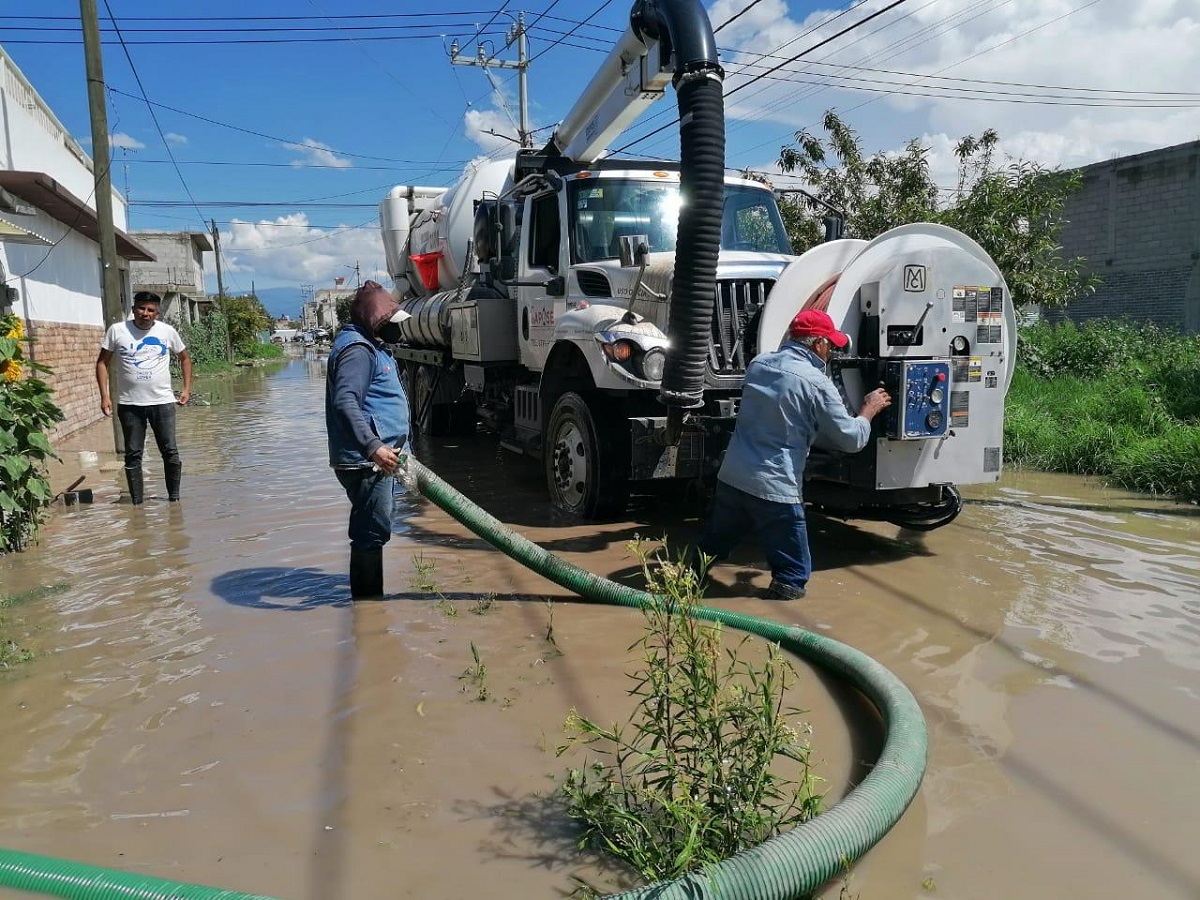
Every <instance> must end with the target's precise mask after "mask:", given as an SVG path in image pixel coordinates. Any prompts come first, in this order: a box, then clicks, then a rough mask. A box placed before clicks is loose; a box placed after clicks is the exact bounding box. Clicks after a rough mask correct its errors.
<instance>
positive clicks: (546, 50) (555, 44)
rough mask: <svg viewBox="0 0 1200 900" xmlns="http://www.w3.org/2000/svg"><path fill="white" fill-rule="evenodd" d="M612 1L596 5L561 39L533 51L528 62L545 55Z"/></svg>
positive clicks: (606, 7)
mask: <svg viewBox="0 0 1200 900" xmlns="http://www.w3.org/2000/svg"><path fill="white" fill-rule="evenodd" d="M612 2H613V0H604V2H603V3H601V4H600V5H599V6H597V7H596V9H595V11H594V12H593V13H592V14H591V15H590V16H588V17H587V18H586V19H584V20H583V21H582V22H578V23H577V24H576V25H575V26H574V27H572V28H571V30H570V31H568V32H567V33H566V34H565V35H563V38H562V39H560V40H557V41H554V42H553V43H551V44H550V46H549V47H546V48H544V49H542V50H540V51H538V52H537V53H535V54H534V55H533V56H532V57H531V58H530V60H529V62H530V63H534V62H536V61H537V60H539V59H541V58H542V57H543V56H545V55H546V54H547V53H549V52H550V51H551V50H553V49H554V48H555V47H557V46H558V45H559V44H561V43H562V40H564V39H566V38H568V37H570V36H571V35H573V34H574V33H575V32H576V31H578V30H579V29H580V28H582V27H583V26H584V25H587V24H588V23H589V22H591V21H592V19H594V18H596V16H598V15H600V13H602V12H604V10H606V9H608V7H609V6H611V5H612Z"/></svg>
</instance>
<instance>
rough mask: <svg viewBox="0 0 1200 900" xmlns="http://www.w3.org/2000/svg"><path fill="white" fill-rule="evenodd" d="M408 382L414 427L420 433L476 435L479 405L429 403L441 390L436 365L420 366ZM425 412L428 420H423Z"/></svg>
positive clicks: (437, 435)
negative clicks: (436, 392) (438, 386)
mask: <svg viewBox="0 0 1200 900" xmlns="http://www.w3.org/2000/svg"><path fill="white" fill-rule="evenodd" d="M408 372H409V373H411V374H407V377H406V378H405V379H404V381H405V384H404V387H405V389H406V391H407V393H408V407H409V411H410V420H411V425H410V428H411V429H412V431H413V432H414V433H416V434H424V435H427V436H429V437H465V436H466V435H470V434H474V433H475V404H474V403H472V402H471V401H469V400H465V401H459V402H456V403H438V402H436V401H435V402H433V403H430V402H429V398H430V395H431V394H433V393H434V391H435V390H436V389H437V381H436V378H437V370H436V369H435V368H434V367H433V366H425V365H416V366H413V367H412V368H411V369H410V370H408ZM422 413H424V420H423V421H420V420H419V417H420V416H421V414H422Z"/></svg>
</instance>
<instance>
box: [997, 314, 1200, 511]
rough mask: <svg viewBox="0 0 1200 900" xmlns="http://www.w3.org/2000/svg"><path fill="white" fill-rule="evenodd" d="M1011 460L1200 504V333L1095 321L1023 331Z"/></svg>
mask: <svg viewBox="0 0 1200 900" xmlns="http://www.w3.org/2000/svg"><path fill="white" fill-rule="evenodd" d="M1019 348H1020V350H1019V356H1018V360H1019V363H1018V367H1017V372H1016V376H1015V377H1014V379H1013V383H1012V386H1011V388H1010V390H1009V394H1008V403H1007V409H1006V412H1005V426H1004V431H1005V457H1006V458H1007V459H1008V460H1009V461H1010V462H1012V463H1015V464H1017V465H1025V466H1030V467H1033V468H1038V469H1044V470H1047V471H1053V472H1073V473H1078V474H1095V475H1100V476H1102V477H1105V478H1107V479H1109V480H1110V481H1112V482H1113V483H1115V484H1119V485H1121V486H1123V487H1127V488H1131V489H1133V490H1141V491H1150V492H1154V493H1167V494H1175V495H1177V496H1179V497H1181V498H1183V499H1189V500H1200V337H1197V336H1195V335H1182V334H1178V333H1175V332H1171V331H1167V330H1164V329H1162V328H1158V327H1156V326H1154V325H1148V324H1133V323H1130V322H1113V321H1097V322H1089V323H1087V324H1085V325H1082V326H1079V325H1074V324H1071V323H1063V324H1061V325H1047V324H1039V325H1032V326H1027V327H1025V328H1022V329H1021V332H1020V336H1019Z"/></svg>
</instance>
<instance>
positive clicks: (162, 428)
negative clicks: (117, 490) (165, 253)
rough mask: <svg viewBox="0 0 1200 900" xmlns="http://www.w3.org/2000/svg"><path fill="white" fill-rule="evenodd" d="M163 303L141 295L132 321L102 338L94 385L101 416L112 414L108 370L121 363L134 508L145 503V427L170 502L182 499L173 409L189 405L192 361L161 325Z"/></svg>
mask: <svg viewBox="0 0 1200 900" xmlns="http://www.w3.org/2000/svg"><path fill="white" fill-rule="evenodd" d="M160 303H161V300H160V298H159V296H158V294H154V293H151V292H150V291H138V292H137V293H136V294H134V296H133V318H132V319H126V320H125V321H124V322H118V323H117V324H116V325H113V326H112V327H110V328H109V329H108V331H107V332H106V333H105V335H104V343H102V344H101V345H100V355H99V357H97V358H96V384H97V385H98V386H99V387H100V410H101V411H102V412H103V413H104V415H106V416H111V415H112V413H113V405H112V398H111V397H110V396H109V392H108V364H109V362H110V360H112V359H113V358H114V357H115V358H116V360H117V367H116V373H117V391H118V393H117V418H118V419H120V421H121V432H122V434H124V436H125V480H126V482H127V483H128V484H129V499H130V502H131V503H134V504H138V503H141V502H142V500H143V498H144V493H143V485H142V450H143V449H144V448H145V446H146V426H147V425H149V426H150V430H151V431H153V432H154V440H155V443H157V444H158V452H159V453H161V454H162V458H163V472H164V474H165V476H166V481H167V499H168V500H171V501H175V500H178V499H179V482H180V479H181V477H182V475H183V464H182V463H181V462H180V461H179V448H178V447H176V446H175V404H176V402H178V403H179V404H180V405H181V406H182V405H184V404H186V403H187V402H188V400H190V399H191V396H192V357H191V355H190V354H189V353H188V352H187V348H186V347H185V346H184V345H183V339H182V338H181V337H180V336H179V332H178V331H176V330H175V329H174V328H172V327H171V326H170V325H168V324H167V323H166V322H159V321H157V320H158V310H159V305H160ZM172 353H174V354H175V355H176V356H178V357H179V365H180V368H181V369H182V370H183V392H182V393H181V394H180V395H179V400H178V401H176V399H175V391H174V390H173V389H172V388H171V354H172Z"/></svg>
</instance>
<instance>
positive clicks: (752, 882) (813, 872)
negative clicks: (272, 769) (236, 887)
mask: <svg viewBox="0 0 1200 900" xmlns="http://www.w3.org/2000/svg"><path fill="white" fill-rule="evenodd" d="M405 480H406V482H407V483H408V485H409V487H410V488H412V489H414V490H416V491H418V492H420V493H421V494H423V495H424V496H425V497H427V498H428V499H429V500H431V501H433V503H435V504H436V505H437V506H439V507H441V508H442V509H443V510H445V511H446V512H447V513H449V514H450V515H451V516H453V517H454V518H455V519H457V520H458V521H459V522H461V523H462V524H463V525H465V526H466V527H467V528H469V529H470V530H471V531H473V532H474V533H475V534H477V535H479V536H480V537H481V538H483V539H484V540H485V541H487V542H488V543H489V544H491V545H492V546H493V547H495V548H496V549H498V550H500V551H502V552H503V553H505V554H507V555H508V556H511V557H512V558H513V559H515V560H517V561H518V562H520V563H521V564H523V565H525V566H526V567H528V568H530V569H532V570H533V571H535V572H537V573H538V574H539V575H542V576H543V577H545V578H547V579H549V580H550V581H553V582H554V583H555V584H558V585H560V586H562V587H564V588H566V589H567V590H569V591H572V592H574V593H576V594H578V595H579V596H580V597H582V598H584V599H585V600H592V601H595V602H597V603H608V604H612V605H615V606H627V607H633V608H636V609H643V608H645V607H646V606H647V605H649V604H652V603H654V602H655V598H654V597H653V595H651V594H648V593H646V592H645V591H639V590H635V589H634V588H630V587H626V586H624V585H620V584H617V583H615V582H613V581H609V580H608V579H607V578H601V577H600V576H598V575H594V574H592V573H591V572H587V571H585V570H583V569H580V568H579V567H578V566H574V565H572V564H570V563H568V562H566V561H565V560H562V559H559V558H558V557H556V556H554V555H553V554H551V553H549V552H547V551H546V550H545V549H543V548H541V547H539V546H538V545H537V544H534V543H533V542H532V541H529V540H526V539H525V538H523V537H521V536H520V535H518V534H516V533H515V532H514V531H512V530H511V529H510V528H508V527H507V526H506V525H504V524H503V523H502V522H500V521H499V520H497V519H495V518H494V517H492V516H491V515H489V514H488V513H487V512H485V511H484V510H482V509H480V508H479V507H478V506H476V505H475V504H474V503H472V502H471V501H470V500H468V499H467V498H466V497H464V496H463V495H462V494H460V493H459V492H458V491H456V490H455V489H454V488H452V487H451V486H450V485H448V484H446V482H444V481H442V480H441V479H440V478H438V477H437V476H436V475H435V474H434V473H433V472H431V471H430V470H429V469H427V468H426V467H425V466H423V465H422V464H421V463H419V462H418V461H417V460H415V459H413V458H412V457H411V456H410V457H409V462H408V476H407V478H406V479H405ZM691 615H692V616H694V617H695V618H698V619H705V620H708V621H713V622H720V623H721V624H722V625H727V626H729V627H731V628H736V629H738V630H740V631H745V632H749V633H751V634H756V635H759V636H760V637H763V638H766V639H767V640H769V641H773V642H777V643H778V644H779V645H780V647H782V648H783V649H785V650H788V651H790V652H792V653H795V654H796V655H797V656H799V657H801V658H802V659H805V660H807V661H809V662H810V663H813V664H814V665H816V666H818V667H820V668H822V669H825V670H826V671H828V672H830V673H832V674H833V675H836V676H837V677H838V678H841V679H842V680H844V681H846V682H847V683H849V684H850V685H852V686H853V687H854V688H856V689H857V690H859V691H861V692H862V693H863V694H864V695H865V696H866V697H867V699H868V700H870V701H871V703H873V704H874V705H875V707H876V708H877V709H878V710H879V713H880V715H881V716H882V717H883V721H884V725H885V726H886V728H887V737H886V739H885V741H884V746H883V751H882V752H881V753H880V755H879V759H878V761H877V762H876V763H875V766H874V768H873V769H872V770H871V772H870V774H869V775H867V777H866V778H864V779H863V781H862V782H861V783H860V784H859V785H858V787H856V788H855V789H854V790H852V791H851V792H850V794H849V795H847V796H846V797H845V798H844V799H843V800H842V801H841V802H839V803H837V804H836V805H835V806H833V807H832V808H831V809H829V810H828V811H827V812H824V813H822V814H821V815H819V816H817V817H816V818H815V819H813V820H811V821H809V822H806V823H804V824H803V825H799V826H797V827H796V828H793V829H792V830H791V831H788V832H787V833H786V834H782V835H780V836H778V837H774V838H771V839H770V840H769V841H766V842H765V843H763V844H760V845H759V846H757V847H753V848H751V849H749V850H746V851H743V852H742V853H739V854H737V855H736V856H733V857H731V858H729V859H727V860H725V861H723V862H720V863H717V864H715V865H712V866H708V867H706V868H704V869H703V870H701V871H699V872H695V873H692V874H689V875H684V876H682V877H680V878H677V879H675V880H673V881H667V882H660V883H658V884H654V885H649V886H647V887H643V888H637V889H634V890H631V891H627V892H625V893H622V894H619V895H615V896H616V897H618V898H620V900H643V898H645V900H650V898H654V900H676V898H677V900H704V898H714V900H715V898H720V900H792V898H796V897H802V896H804V895H806V894H809V893H811V892H813V891H815V890H817V889H818V888H819V887H821V886H822V885H823V884H825V883H826V882H828V881H830V880H831V879H832V878H834V877H836V876H837V875H838V874H840V873H841V872H843V871H844V869H845V867H846V865H848V864H849V863H850V862H853V861H854V860H856V859H858V858H859V857H860V856H862V854H863V853H865V852H866V851H867V850H869V849H870V848H871V847H872V846H874V844H875V843H876V842H878V841H879V840H880V839H881V838H882V837H883V836H884V835H885V834H887V832H888V830H889V829H891V827H892V826H893V825H895V824H896V822H897V821H899V819H900V816H901V815H903V814H904V811H905V809H907V808H908V804H909V803H910V802H911V801H912V798H913V797H914V796H915V795H916V793H917V788H919V787H920V784H921V778H922V777H923V776H924V774H925V753H926V744H927V734H926V730H925V718H924V716H922V714H921V709H920V707H919V706H918V705H917V701H916V699H915V698H914V697H913V695H912V693H911V692H910V691H909V690H908V688H906V687H905V686H904V684H903V683H902V682H901V681H900V680H899V679H898V678H897V677H896V676H895V675H893V674H892V673H891V672H889V671H888V670H887V669H885V668H884V667H883V666H882V665H880V664H879V663H878V662H876V661H875V660H873V659H871V658H870V657H869V656H867V655H866V654H864V653H860V652H859V651H858V650H855V649H853V648H852V647H848V646H846V645H845V644H842V643H839V642H838V641H835V640H833V639H831V638H827V637H823V636H822V635H819V634H814V633H813V632H810V631H805V630H804V629H802V628H798V627H795V626H785V625H779V624H777V623H774V622H769V621H767V620H765V619H759V618H755V617H754V616H747V615H744V614H742V613H736V612H731V611H729V610H724V609H714V608H710V607H699V606H697V607H693V608H692V609H691ZM0 887H15V888H18V889H21V890H26V891H33V892H38V893H43V894H49V895H51V896H55V897H65V898H69V900H264V898H262V897H259V896H258V895H250V894H240V893H236V892H234V891H224V890H219V889H217V888H210V887H202V886H199V885H190V884H179V883H173V882H169V881H165V880H163V879H159V878H149V877H145V876H140V875H132V874H129V873H126V872H118V871H113V870H106V869H101V868H98V867H96V866H88V865H83V864H81V863H74V862H67V861H64V860H58V859H52V858H50V857H45V856H35V855H33V854H28V853H18V852H16V851H12V850H0Z"/></svg>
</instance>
